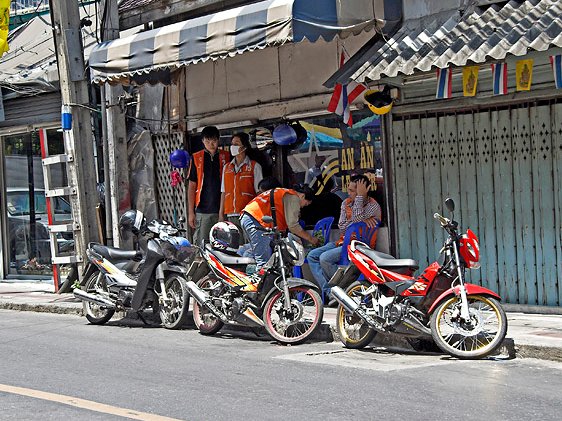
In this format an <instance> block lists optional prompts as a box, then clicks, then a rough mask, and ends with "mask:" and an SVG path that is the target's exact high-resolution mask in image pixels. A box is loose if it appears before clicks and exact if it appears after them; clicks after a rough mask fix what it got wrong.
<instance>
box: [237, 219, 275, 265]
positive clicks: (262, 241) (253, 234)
mask: <svg viewBox="0 0 562 421" xmlns="http://www.w3.org/2000/svg"><path fill="white" fill-rule="evenodd" d="M240 222H241V224H242V228H244V231H246V235H247V236H248V238H249V239H250V244H251V246H252V250H253V251H254V258H255V259H256V269H257V270H259V269H261V268H262V267H263V266H264V265H265V264H266V263H267V261H268V260H269V258H270V257H271V254H272V253H271V237H270V236H268V235H264V234H265V233H264V231H260V230H259V228H261V225H260V224H259V222H258V221H256V220H255V219H254V218H252V217H251V216H250V215H248V214H244V215H242V217H241V218H240Z"/></svg>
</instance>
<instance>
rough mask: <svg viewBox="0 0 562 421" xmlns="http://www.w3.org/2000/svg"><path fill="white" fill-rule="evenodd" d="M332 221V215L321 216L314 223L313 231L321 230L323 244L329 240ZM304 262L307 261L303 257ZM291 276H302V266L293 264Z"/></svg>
mask: <svg viewBox="0 0 562 421" xmlns="http://www.w3.org/2000/svg"><path fill="white" fill-rule="evenodd" d="M333 223H334V217H333V216H327V217H326V218H322V219H321V220H320V221H318V222H317V223H316V225H314V231H321V232H322V235H323V236H324V244H322V245H323V246H325V245H326V244H328V242H329V241H330V229H331V228H332V224H333ZM304 262H305V263H307V262H308V260H307V259H306V258H305V259H304ZM293 276H294V277H295V278H302V266H295V267H294V268H293Z"/></svg>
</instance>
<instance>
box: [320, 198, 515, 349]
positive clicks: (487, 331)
mask: <svg viewBox="0 0 562 421" xmlns="http://www.w3.org/2000/svg"><path fill="white" fill-rule="evenodd" d="M445 205H446V207H447V209H448V210H449V211H450V212H451V213H452V212H453V211H454V207H455V205H454V202H453V200H452V199H447V200H446V201H445ZM434 218H435V219H437V220H438V221H439V222H440V223H441V226H442V227H443V228H444V229H445V231H446V232H447V234H448V238H447V239H446V241H445V245H444V246H443V248H442V249H441V253H444V254H445V260H444V263H443V264H442V265H440V264H439V263H437V262H435V263H432V264H431V265H430V266H429V267H428V268H427V269H425V271H424V272H423V273H422V274H421V275H420V276H418V277H414V276H413V274H414V272H415V271H416V270H417V269H418V265H417V262H416V261H415V260H412V259H395V258H394V257H392V256H390V255H388V254H384V253H380V252H377V251H374V250H372V249H371V248H369V246H367V245H366V244H364V243H362V242H360V241H352V242H351V244H350V245H349V248H348V255H349V260H350V261H351V262H352V263H353V264H352V265H349V266H348V267H347V268H346V269H344V270H341V271H339V272H336V274H335V275H334V277H333V278H332V279H331V281H330V286H332V289H331V294H332V297H333V298H335V299H336V300H337V301H338V303H339V304H340V305H339V307H338V312H337V321H336V327H337V331H338V334H339V337H340V339H341V341H342V343H343V344H344V345H345V346H346V347H347V348H363V347H365V346H367V345H368V344H369V343H370V342H371V341H372V340H373V338H374V337H375V335H376V334H377V332H392V333H396V334H400V335H405V336H406V337H407V338H408V339H409V340H410V341H411V343H414V342H416V341H417V342H418V343H419V342H427V341H428V340H429V341H430V340H431V338H433V341H434V342H435V344H436V345H437V346H438V347H439V348H440V349H441V350H442V351H444V352H446V353H448V354H450V355H452V356H454V357H458V358H466V359H467V358H482V357H485V356H486V355H489V354H491V353H492V352H494V351H495V350H496V349H497V348H498V347H499V346H500V345H501V344H502V342H503V340H504V338H505V335H506V333H507V318H506V315H505V311H504V310H503V308H502V307H501V305H500V304H499V302H498V301H499V300H501V299H500V297H499V296H498V295H497V294H496V293H495V292H493V291H490V290H489V289H486V288H483V287H481V286H478V285H474V284H469V283H465V271H466V269H477V268H479V267H480V264H479V263H478V261H479V257H480V253H479V244H478V238H477V237H476V235H475V234H474V233H473V232H472V231H471V230H470V229H469V230H467V232H466V234H464V235H460V234H459V233H458V223H457V222H456V221H454V220H452V219H447V218H445V217H443V216H441V215H439V214H438V213H436V214H434ZM359 272H360V273H362V274H363V275H364V277H365V280H358V281H356V279H357V278H358V276H359V274H360V273H359ZM354 281H355V282H354ZM350 284H351V285H350ZM412 339H413V340H412Z"/></svg>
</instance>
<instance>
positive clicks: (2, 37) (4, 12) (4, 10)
mask: <svg viewBox="0 0 562 421" xmlns="http://www.w3.org/2000/svg"><path fill="white" fill-rule="evenodd" d="M9 25H10V0H0V57H2V54H4V53H5V52H6V51H8V30H9Z"/></svg>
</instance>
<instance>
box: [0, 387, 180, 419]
mask: <svg viewBox="0 0 562 421" xmlns="http://www.w3.org/2000/svg"><path fill="white" fill-rule="evenodd" d="M0 392H6V393H11V394H14V395H22V396H29V397H31V398H36V399H43V400H46V401H50V402H58V403H62V404H63V405H69V406H74V407H76V408H82V409H87V410H90V411H96V412H101V413H103V414H110V415H117V416H118V417H125V418H130V419H133V420H145V421H179V420H177V419H176V418H168V417H163V416H161V415H155V414H149V413H147V412H140V411H135V410H133V409H126V408H119V407H117V406H112V405H105V404H103V403H99V402H94V401H89V400H86V399H80V398H75V397H73V396H66V395H59V394H56V393H49V392H43V391H41V390H34V389H27V388H25V387H17V386H9V385H6V384H0Z"/></svg>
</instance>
